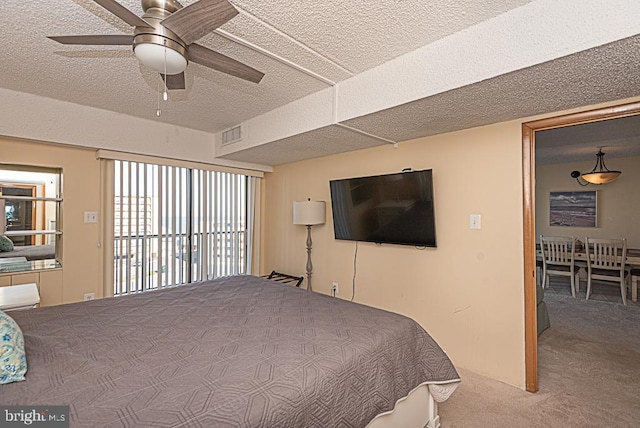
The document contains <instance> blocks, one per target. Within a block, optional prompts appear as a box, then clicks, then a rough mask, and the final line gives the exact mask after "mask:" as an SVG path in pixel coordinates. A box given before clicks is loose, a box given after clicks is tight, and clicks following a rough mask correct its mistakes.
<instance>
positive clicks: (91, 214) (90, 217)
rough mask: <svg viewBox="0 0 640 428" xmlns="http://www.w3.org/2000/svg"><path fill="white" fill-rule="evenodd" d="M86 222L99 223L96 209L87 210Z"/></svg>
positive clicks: (85, 214)
mask: <svg viewBox="0 0 640 428" xmlns="http://www.w3.org/2000/svg"><path fill="white" fill-rule="evenodd" d="M84 222H85V223H97V222H98V213H97V212H95V211H85V212H84Z"/></svg>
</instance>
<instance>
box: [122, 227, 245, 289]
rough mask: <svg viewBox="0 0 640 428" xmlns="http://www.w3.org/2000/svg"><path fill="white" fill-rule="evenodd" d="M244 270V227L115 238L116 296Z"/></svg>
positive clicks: (240, 272)
mask: <svg viewBox="0 0 640 428" xmlns="http://www.w3.org/2000/svg"><path fill="white" fill-rule="evenodd" d="M245 272H246V240H245V231H244V230H227V231H218V232H209V233H195V234H191V235H189V234H186V233H181V234H174V233H166V234H162V235H129V236H116V237H115V239H114V288H113V294H114V296H120V295H124V294H131V293H138V292H142V291H146V290H152V289H155V288H159V287H160V288H162V287H168V286H175V285H180V284H185V283H190V282H196V281H203V280H206V279H213V278H218V277H221V276H226V275H235V274H242V273H245Z"/></svg>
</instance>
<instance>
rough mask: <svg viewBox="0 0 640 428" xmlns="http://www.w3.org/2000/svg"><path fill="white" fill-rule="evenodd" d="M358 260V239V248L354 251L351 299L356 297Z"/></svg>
mask: <svg viewBox="0 0 640 428" xmlns="http://www.w3.org/2000/svg"><path fill="white" fill-rule="evenodd" d="M357 260H358V241H356V250H355V252H354V253H353V279H352V280H351V301H352V302H353V299H354V298H355V297H356V261H357Z"/></svg>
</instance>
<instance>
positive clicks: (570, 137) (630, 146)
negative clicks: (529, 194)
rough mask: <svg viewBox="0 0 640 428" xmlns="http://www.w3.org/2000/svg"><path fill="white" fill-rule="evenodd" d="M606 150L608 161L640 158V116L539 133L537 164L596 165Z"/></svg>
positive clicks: (537, 134) (537, 137) (537, 139)
mask: <svg viewBox="0 0 640 428" xmlns="http://www.w3.org/2000/svg"><path fill="white" fill-rule="evenodd" d="M599 148H602V151H603V152H604V153H605V155H606V156H605V160H606V159H611V158H622V157H628V156H640V116H629V117H624V118H618V119H609V120H603V121H600V122H593V123H585V124H581V125H573V126H565V127H563V128H556V129H547V130H544V131H537V132H536V162H537V163H539V164H541V165H544V164H553V163H567V162H580V161H593V162H594V163H595V161H596V156H595V154H596V153H597V152H598V149H599Z"/></svg>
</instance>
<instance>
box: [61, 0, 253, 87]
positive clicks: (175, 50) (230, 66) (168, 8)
mask: <svg viewBox="0 0 640 428" xmlns="http://www.w3.org/2000/svg"><path fill="white" fill-rule="evenodd" d="M93 1H94V2H96V3H97V4H99V5H100V6H102V7H103V8H105V9H107V10H108V11H109V12H111V13H112V14H114V15H115V16H117V17H118V18H120V19H122V20H123V21H124V22H126V23H127V24H129V25H131V26H132V27H134V30H133V35H126V34H114V35H86V36H53V37H49V38H50V39H52V40H55V41H56V42H58V43H62V44H65V45H131V46H132V47H133V52H134V54H135V55H136V57H137V58H138V60H139V61H140V62H141V63H142V64H144V65H146V66H148V67H150V68H151V69H153V70H155V71H157V72H158V73H160V75H161V76H162V78H163V80H164V81H165V84H166V86H167V89H184V88H185V79H184V70H185V69H186V68H187V65H188V63H189V61H193V62H195V63H198V64H200V65H204V66H205V67H209V68H212V69H214V70H217V71H221V72H223V73H226V74H229V75H231V76H235V77H239V78H240V79H244V80H248V81H250V82H254V83H258V82H260V80H261V79H262V77H263V76H264V73H261V72H260V71H258V70H256V69H254V68H252V67H249V66H248V65H246V64H243V63H241V62H239V61H236V60H235V59H232V58H229V57H228V56H225V55H222V54H221V53H218V52H214V51H212V50H211V49H208V48H206V47H204V46H202V45H199V44H196V43H193V42H194V41H196V40H198V39H199V38H201V37H203V36H204V35H206V34H208V33H210V32H212V31H213V30H215V29H216V28H218V27H219V26H221V25H222V24H224V23H225V22H227V21H229V20H230V19H231V18H233V17H234V16H236V15H237V14H238V11H237V10H236V8H235V7H233V5H232V4H231V3H229V2H228V1H227V0H199V1H196V2H195V3H192V4H190V5H188V6H186V7H185V6H182V5H181V4H180V3H179V2H178V1H177V0H142V9H143V10H144V12H145V13H144V14H143V15H142V17H139V16H138V15H136V14H134V13H133V12H131V11H130V10H129V9H127V8H125V7H124V6H122V5H121V4H120V3H118V2H117V1H115V0H93Z"/></svg>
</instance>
